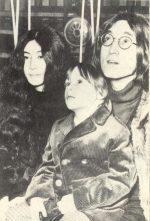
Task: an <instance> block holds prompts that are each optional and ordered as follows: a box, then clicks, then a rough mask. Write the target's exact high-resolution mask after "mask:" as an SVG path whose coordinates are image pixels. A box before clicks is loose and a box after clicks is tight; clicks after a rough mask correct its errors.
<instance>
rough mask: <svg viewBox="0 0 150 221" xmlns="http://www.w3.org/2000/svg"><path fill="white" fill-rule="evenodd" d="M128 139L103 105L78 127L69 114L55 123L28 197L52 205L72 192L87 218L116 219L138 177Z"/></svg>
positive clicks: (78, 206) (95, 220)
mask: <svg viewBox="0 0 150 221" xmlns="http://www.w3.org/2000/svg"><path fill="white" fill-rule="evenodd" d="M129 140H130V133H129V131H128V129H127V128H126V127H125V126H124V125H122V124H121V123H120V122H119V121H118V120H117V119H116V118H114V117H113V116H112V114H111V113H110V111H109V110H108V109H107V108H106V107H105V106H102V107H100V108H99V109H98V110H97V111H96V112H95V113H94V114H93V115H92V116H91V117H89V118H88V119H86V120H85V121H83V122H81V123H80V124H79V125H78V126H76V127H74V126H73V114H70V115H69V116H68V117H66V118H63V119H61V120H58V121H56V123H55V124H54V126H53V128H52V131H51V134H50V137H49V140H48V144H47V146H46V148H45V153H44V155H43V164H42V166H41V167H40V168H39V170H38V171H37V173H36V174H35V176H34V177H33V179H32V181H31V183H30V185H29V187H28V189H27V192H26V199H27V200H29V199H30V198H32V197H42V198H43V200H44V199H45V200H48V199H49V200H50V201H51V202H53V204H55V205H56V202H57V201H59V200H60V199H61V197H62V196H63V195H65V194H69V193H73V196H74V202H75V205H76V207H77V209H78V210H81V211H82V212H84V213H85V214H86V215H87V216H88V217H89V218H90V220H94V221H104V220H107V221H109V220H114V221H117V220H119V219H120V217H121V216H122V214H123V212H124V206H125V205H126V203H127V201H128V194H129V193H130V191H131V189H132V187H133V186H134V184H135V183H136V180H137V175H136V169H135V165H134V162H133V153H132V147H131V145H130V142H129ZM48 213H49V212H48Z"/></svg>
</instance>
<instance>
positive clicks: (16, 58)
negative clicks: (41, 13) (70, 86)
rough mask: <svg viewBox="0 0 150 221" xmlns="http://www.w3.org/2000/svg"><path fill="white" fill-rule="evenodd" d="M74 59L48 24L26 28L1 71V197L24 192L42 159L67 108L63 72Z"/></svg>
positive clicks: (60, 37) (62, 40) (61, 38)
mask: <svg viewBox="0 0 150 221" xmlns="http://www.w3.org/2000/svg"><path fill="white" fill-rule="evenodd" d="M70 61H71V56H70V54H69V49H68V47H67V45H66V43H65V41H64V39H63V37H62V36H61V35H60V34H58V33H57V32H56V31H55V30H54V29H52V28H51V27H50V26H47V27H44V28H43V29H41V30H31V31H28V32H27V33H26V34H25V35H24V36H22V37H21V38H20V40H19V42H18V44H17V46H16V48H15V50H14V51H13V52H12V55H11V58H10V62H9V64H8V66H7V67H5V68H4V70H3V71H2V73H1V75H0V112H1V116H0V151H1V153H2V154H3V156H4V157H1V168H2V170H1V171H2V172H1V176H2V179H1V191H0V195H1V197H2V196H4V195H9V196H10V198H13V197H15V196H16V195H18V194H21V193H23V191H25V189H26V186H27V185H28V183H29V181H30V179H31V177H32V175H33V174H34V172H35V169H36V168H37V167H38V165H39V164H40V163H41V156H42V154H43V148H44V147H45V145H46V143H47V137H48V134H49V131H50V129H51V126H52V123H53V122H54V120H55V119H56V118H58V117H59V116H61V115H62V114H64V113H65V111H66V107H65V104H64V100H63V82H64V73H65V72H66V69H67V67H68V66H69V63H70Z"/></svg>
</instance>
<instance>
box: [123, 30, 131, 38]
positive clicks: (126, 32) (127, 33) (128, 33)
mask: <svg viewBox="0 0 150 221" xmlns="http://www.w3.org/2000/svg"><path fill="white" fill-rule="evenodd" d="M124 34H126V35H129V36H131V37H133V35H132V34H131V33H130V32H128V31H125V32H124Z"/></svg>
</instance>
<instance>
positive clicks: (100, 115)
mask: <svg viewBox="0 0 150 221" xmlns="http://www.w3.org/2000/svg"><path fill="white" fill-rule="evenodd" d="M109 115H110V111H109V110H108V109H107V108H106V107H105V106H101V107H100V108H98V109H97V110H96V112H95V113H94V114H93V115H92V116H90V117H89V118H87V119H86V120H84V121H83V122H81V123H80V124H79V125H77V126H76V127H74V128H73V126H72V129H71V123H72V125H73V115H72V116H71V117H72V119H70V118H69V119H70V125H69V124H68V126H67V127H68V128H70V131H69V130H68V128H67V131H68V133H67V134H66V136H65V138H64V141H63V145H65V144H66V143H68V142H71V141H73V140H75V139H77V138H79V137H82V136H84V135H86V134H88V133H91V132H93V131H95V130H96V125H95V123H96V124H98V125H103V124H104V123H105V121H106V120H107V118H108V117H109ZM67 121H68V120H67ZM65 125H66V122H65ZM65 125H64V126H65ZM63 145H62V146H63Z"/></svg>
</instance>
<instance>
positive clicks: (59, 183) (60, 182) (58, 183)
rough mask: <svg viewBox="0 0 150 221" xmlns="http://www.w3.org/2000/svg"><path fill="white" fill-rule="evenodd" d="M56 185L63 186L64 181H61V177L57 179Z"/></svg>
mask: <svg viewBox="0 0 150 221" xmlns="http://www.w3.org/2000/svg"><path fill="white" fill-rule="evenodd" d="M55 185H56V186H57V187H61V186H62V181H61V180H60V179H57V180H56V181H55Z"/></svg>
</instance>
